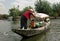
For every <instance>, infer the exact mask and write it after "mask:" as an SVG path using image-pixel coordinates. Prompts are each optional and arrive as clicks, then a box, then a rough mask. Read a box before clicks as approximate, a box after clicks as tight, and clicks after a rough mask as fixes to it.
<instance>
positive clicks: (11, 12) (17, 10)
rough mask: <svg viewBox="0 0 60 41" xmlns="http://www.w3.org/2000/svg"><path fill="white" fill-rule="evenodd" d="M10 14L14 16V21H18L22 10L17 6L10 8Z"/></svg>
mask: <svg viewBox="0 0 60 41" xmlns="http://www.w3.org/2000/svg"><path fill="white" fill-rule="evenodd" d="M9 12H10V13H9V15H10V16H12V17H13V19H12V20H13V21H16V20H17V18H18V16H19V14H20V11H19V9H17V8H11V9H10V10H9Z"/></svg>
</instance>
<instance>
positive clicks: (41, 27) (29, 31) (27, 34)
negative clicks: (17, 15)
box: [12, 13, 50, 37]
mask: <svg viewBox="0 0 60 41" xmlns="http://www.w3.org/2000/svg"><path fill="white" fill-rule="evenodd" d="M38 14H39V15H40V16H39V17H40V19H46V20H43V21H40V22H39V23H40V25H39V27H38V28H33V29H32V28H29V27H28V29H19V30H18V29H12V31H13V32H15V33H17V34H19V35H21V36H23V37H30V36H34V35H37V34H40V33H42V32H44V31H45V30H47V29H49V25H50V19H49V16H48V15H47V14H43V13H38ZM36 16H37V15H36ZM32 19H33V18H32ZM42 23H45V24H44V25H41V24H42Z"/></svg>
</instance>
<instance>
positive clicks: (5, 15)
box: [0, 14, 9, 20]
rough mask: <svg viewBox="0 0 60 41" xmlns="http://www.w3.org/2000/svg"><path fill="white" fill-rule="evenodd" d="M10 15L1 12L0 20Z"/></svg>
mask: <svg viewBox="0 0 60 41" xmlns="http://www.w3.org/2000/svg"><path fill="white" fill-rule="evenodd" d="M8 17H9V15H7V14H3V15H2V14H0V20H1V19H3V20H4V19H8Z"/></svg>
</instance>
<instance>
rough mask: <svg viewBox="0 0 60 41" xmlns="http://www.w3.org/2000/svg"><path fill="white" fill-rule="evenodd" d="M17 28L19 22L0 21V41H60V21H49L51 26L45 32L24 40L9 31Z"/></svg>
mask: <svg viewBox="0 0 60 41" xmlns="http://www.w3.org/2000/svg"><path fill="white" fill-rule="evenodd" d="M17 27H20V23H19V22H17V23H12V22H11V21H7V20H0V41H60V19H53V20H51V26H50V29H49V30H47V32H43V33H41V34H39V35H36V36H33V37H29V38H26V39H22V37H21V36H20V35H17V34H16V33H14V32H12V31H11V29H12V28H17ZM21 39H22V40H21Z"/></svg>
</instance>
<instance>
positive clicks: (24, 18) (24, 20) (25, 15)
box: [20, 8, 35, 29]
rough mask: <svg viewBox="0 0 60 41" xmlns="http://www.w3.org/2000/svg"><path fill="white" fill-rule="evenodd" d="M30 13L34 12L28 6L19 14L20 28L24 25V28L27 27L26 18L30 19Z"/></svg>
mask: <svg viewBox="0 0 60 41" xmlns="http://www.w3.org/2000/svg"><path fill="white" fill-rule="evenodd" d="M32 13H34V11H33V9H32V8H30V9H28V10H27V11H25V12H24V13H23V14H22V15H21V27H20V29H22V28H23V27H24V29H27V20H28V19H30V15H32V16H34V15H33V14H32ZM34 17H35V16H34Z"/></svg>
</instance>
